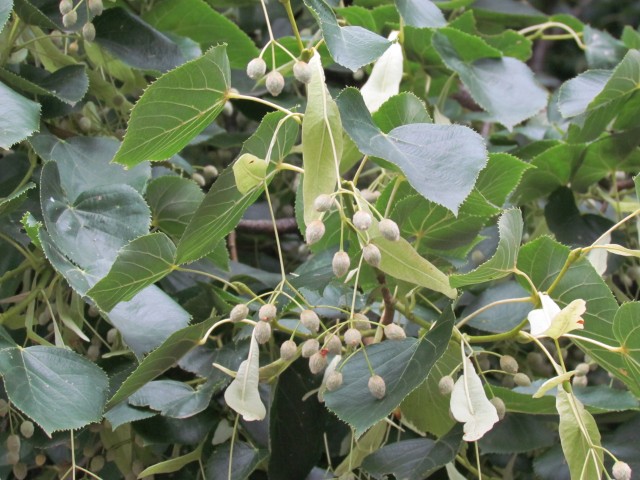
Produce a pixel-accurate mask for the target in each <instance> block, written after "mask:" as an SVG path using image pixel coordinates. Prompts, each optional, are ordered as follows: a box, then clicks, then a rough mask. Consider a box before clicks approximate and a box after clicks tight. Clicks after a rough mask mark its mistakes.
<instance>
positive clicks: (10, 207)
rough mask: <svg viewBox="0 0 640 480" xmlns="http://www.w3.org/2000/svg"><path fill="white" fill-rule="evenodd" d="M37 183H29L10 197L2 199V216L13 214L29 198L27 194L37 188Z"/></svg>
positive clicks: (0, 210)
mask: <svg viewBox="0 0 640 480" xmlns="http://www.w3.org/2000/svg"><path fill="white" fill-rule="evenodd" d="M35 186H36V185H35V183H31V182H29V183H27V184H26V185H25V186H24V187H21V188H20V189H18V190H16V191H15V192H13V193H12V194H11V195H9V196H8V197H4V198H0V216H2V215H6V214H8V213H11V212H13V211H14V210H15V209H16V208H18V207H19V206H20V205H21V204H22V202H24V201H25V199H26V197H27V192H29V190H31V189H33V188H35Z"/></svg>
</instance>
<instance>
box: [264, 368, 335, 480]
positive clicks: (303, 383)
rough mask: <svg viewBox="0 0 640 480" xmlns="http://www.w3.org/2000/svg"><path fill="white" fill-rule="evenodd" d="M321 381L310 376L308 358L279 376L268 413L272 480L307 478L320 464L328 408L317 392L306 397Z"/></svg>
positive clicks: (270, 473)
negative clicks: (323, 427)
mask: <svg viewBox="0 0 640 480" xmlns="http://www.w3.org/2000/svg"><path fill="white" fill-rule="evenodd" d="M319 384H320V381H319V378H318V377H315V376H313V375H309V364H308V362H307V361H306V360H305V359H300V360H298V361H296V362H294V363H293V364H292V365H291V366H290V367H289V368H287V369H286V370H285V371H284V372H283V373H282V374H281V375H280V376H279V377H278V383H277V384H276V387H275V390H274V392H273V402H272V404H271V408H270V413H269V443H270V445H271V455H270V457H269V469H268V472H269V478H270V479H273V480H279V479H283V480H288V479H291V478H307V475H308V474H309V472H310V471H311V469H312V468H313V467H314V466H315V465H316V464H317V463H318V460H319V459H320V457H321V455H322V451H323V429H322V428H320V426H321V425H323V424H324V420H325V415H326V409H325V408H324V406H323V405H322V404H321V403H320V402H319V401H318V399H317V396H315V395H314V396H312V397H311V398H308V399H306V400H303V398H304V397H305V395H306V394H307V392H309V391H311V390H313V389H314V388H317V387H318V386H319ZM301 438H304V442H301V441H300V439H301Z"/></svg>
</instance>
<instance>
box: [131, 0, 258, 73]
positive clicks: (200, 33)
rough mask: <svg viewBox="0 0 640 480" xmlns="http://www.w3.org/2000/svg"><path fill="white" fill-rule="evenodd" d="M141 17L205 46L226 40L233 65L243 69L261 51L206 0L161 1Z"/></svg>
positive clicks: (232, 66)
mask: <svg viewBox="0 0 640 480" xmlns="http://www.w3.org/2000/svg"><path fill="white" fill-rule="evenodd" d="M234 6H235V5H234ZM142 18H143V19H144V20H145V21H147V22H149V23H150V24H151V25H153V26H154V27H155V28H157V29H158V30H161V31H163V32H172V33H174V34H176V35H180V36H182V37H189V38H191V39H193V40H195V41H196V42H198V43H199V44H200V45H201V46H202V48H203V49H207V48H209V47H211V46H214V45H219V44H223V43H226V44H227V54H228V55H229V64H230V65H231V68H237V69H242V70H244V69H245V68H246V66H247V63H249V61H250V60H251V59H253V58H255V57H257V56H258V54H259V53H260V52H259V50H258V49H257V48H256V46H255V44H254V43H253V40H251V39H250V38H249V36H248V35H247V34H246V33H244V32H243V31H242V30H241V29H240V28H239V27H238V25H237V24H235V23H234V22H232V21H231V20H229V19H228V18H227V17H225V16H224V15H222V14H220V13H218V12H216V11H215V10H214V9H212V8H211V7H210V6H209V5H207V3H206V2H204V1H203V0H162V1H160V2H157V3H155V4H154V5H153V8H151V9H149V10H148V11H147V12H146V13H144V14H143V15H142Z"/></svg>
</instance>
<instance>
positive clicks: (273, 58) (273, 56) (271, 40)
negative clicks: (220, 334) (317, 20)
mask: <svg viewBox="0 0 640 480" xmlns="http://www.w3.org/2000/svg"><path fill="white" fill-rule="evenodd" d="M260 5H262V12H263V13H264V19H265V23H266V24H267V31H268V32H269V45H271V63H272V65H271V67H272V68H273V70H275V69H276V47H275V45H274V42H275V41H276V40H275V38H274V36H273V31H272V30H271V20H269V12H268V11H267V5H266V3H265V1H264V0H260ZM229 465H231V463H229Z"/></svg>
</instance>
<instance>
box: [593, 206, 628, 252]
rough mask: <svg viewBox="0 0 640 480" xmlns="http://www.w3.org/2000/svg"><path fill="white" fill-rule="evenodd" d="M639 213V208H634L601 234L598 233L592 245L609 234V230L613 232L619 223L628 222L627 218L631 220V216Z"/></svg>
mask: <svg viewBox="0 0 640 480" xmlns="http://www.w3.org/2000/svg"><path fill="white" fill-rule="evenodd" d="M639 214H640V208H639V209H637V210H635V211H634V212H632V213H630V214H629V215H627V216H626V217H624V218H623V219H622V220H620V221H619V222H618V223H616V224H615V225H613V226H612V227H611V228H610V229H609V230H607V231H606V232H604V233H603V234H602V235H600V236H599V237H598V239H597V240H596V241H595V242H593V243H592V245H595V244H597V243H599V242H600V241H601V240H602V239H603V238H604V237H606V236H607V235H609V234H610V233H611V232H613V231H614V230H616V229H617V228H618V227H619V226H620V225H622V224H623V223H626V222H628V221H629V220H631V219H632V218H633V217H635V216H637V215H639Z"/></svg>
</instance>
